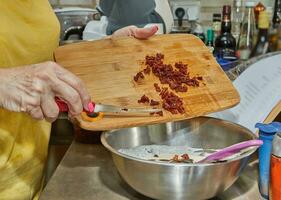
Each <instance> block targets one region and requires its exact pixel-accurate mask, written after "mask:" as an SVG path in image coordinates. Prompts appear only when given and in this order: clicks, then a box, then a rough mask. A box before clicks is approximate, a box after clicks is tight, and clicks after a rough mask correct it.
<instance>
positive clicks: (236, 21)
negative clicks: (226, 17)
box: [231, 0, 243, 41]
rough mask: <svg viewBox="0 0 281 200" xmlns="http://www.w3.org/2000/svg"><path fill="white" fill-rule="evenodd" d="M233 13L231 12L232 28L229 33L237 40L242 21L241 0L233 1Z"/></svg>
mask: <svg viewBox="0 0 281 200" xmlns="http://www.w3.org/2000/svg"><path fill="white" fill-rule="evenodd" d="M233 2H234V3H233V12H232V13H233V14H232V30H231V33H232V35H233V36H234V38H235V40H236V41H238V39H239V35H240V29H241V24H242V21H243V9H242V8H243V7H242V0H234V1H233Z"/></svg>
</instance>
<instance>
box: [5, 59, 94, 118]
mask: <svg viewBox="0 0 281 200" xmlns="http://www.w3.org/2000/svg"><path fill="white" fill-rule="evenodd" d="M0 83H1V85H0V106H1V107H3V108H5V109H7V110H10V111H15V112H27V113H29V114H30V115H31V116H32V117H33V118H35V119H43V118H45V119H46V120H48V121H50V122H52V121H54V120H55V119H56V118H57V116H58V113H59V108H58V106H57V104H56V103H55V100H54V97H55V96H57V97H60V98H61V99H62V100H64V101H65V102H66V103H67V105H68V107H69V115H70V117H73V116H76V115H78V114H80V113H81V112H82V110H83V107H84V108H85V109H86V110H88V103H89V102H90V96H89V94H88V92H87V90H86V88H85V86H84V84H83V82H82V81H81V80H80V79H79V78H77V77H76V76H75V75H73V74H72V73H70V72H69V71H67V70H66V69H64V68H62V67H60V66H59V65H58V64H56V63H54V62H45V63H40V64H35V65H29V66H24V67H16V68H10V69H1V70H0Z"/></svg>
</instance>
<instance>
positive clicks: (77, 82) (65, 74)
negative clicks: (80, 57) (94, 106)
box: [55, 65, 91, 110]
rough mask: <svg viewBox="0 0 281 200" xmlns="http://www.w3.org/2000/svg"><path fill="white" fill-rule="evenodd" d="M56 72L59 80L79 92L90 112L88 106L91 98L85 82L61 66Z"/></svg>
mask: <svg viewBox="0 0 281 200" xmlns="http://www.w3.org/2000/svg"><path fill="white" fill-rule="evenodd" d="M55 70H56V75H57V78H58V79H60V80H61V81H63V82H65V83H66V84H68V85H70V86H71V87H72V88H74V89H75V90H76V91H77V92H78V94H79V95H80V99H81V101H82V104H83V107H84V109H86V110H88V104H89V103H90V102H91V97H90V95H89V93H88V91H87V89H86V86H85V84H84V83H83V81H82V80H81V79H79V78H78V77H77V76H75V75H74V74H72V73H71V72H69V71H68V70H66V69H64V68H62V67H61V66H59V65H57V66H56V69H55Z"/></svg>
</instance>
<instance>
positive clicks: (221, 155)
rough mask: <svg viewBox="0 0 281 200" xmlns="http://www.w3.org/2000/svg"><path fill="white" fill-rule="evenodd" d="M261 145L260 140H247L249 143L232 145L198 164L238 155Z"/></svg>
mask: <svg viewBox="0 0 281 200" xmlns="http://www.w3.org/2000/svg"><path fill="white" fill-rule="evenodd" d="M262 144H263V141H262V140H249V141H245V142H241V143H238V144H234V145H232V146H229V147H226V148H223V149H221V150H219V151H217V152H215V153H212V154H211V155H209V156H207V157H206V158H204V159H203V160H201V161H199V162H200V163H202V162H210V161H216V160H221V159H223V158H226V157H228V156H231V155H233V154H235V153H238V152H239V151H241V150H243V149H246V148H248V147H253V146H260V145H262Z"/></svg>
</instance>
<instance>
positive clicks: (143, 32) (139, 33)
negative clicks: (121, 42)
mask: <svg viewBox="0 0 281 200" xmlns="http://www.w3.org/2000/svg"><path fill="white" fill-rule="evenodd" d="M157 31H158V27H157V26H152V27H150V28H138V27H136V26H127V27H124V28H121V29H119V30H117V31H115V32H114V33H113V34H112V36H111V37H112V38H116V37H122V36H133V37H135V38H137V39H147V38H149V37H151V36H153V35H154V34H155V33H156V32H157Z"/></svg>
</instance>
